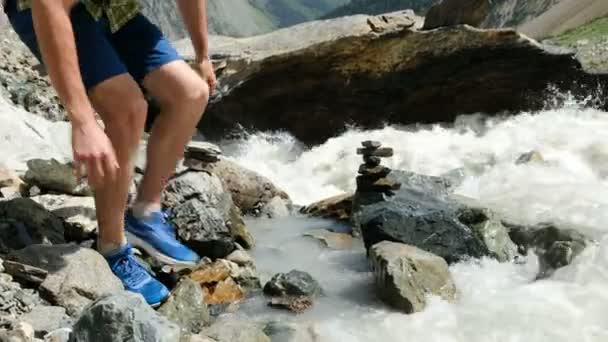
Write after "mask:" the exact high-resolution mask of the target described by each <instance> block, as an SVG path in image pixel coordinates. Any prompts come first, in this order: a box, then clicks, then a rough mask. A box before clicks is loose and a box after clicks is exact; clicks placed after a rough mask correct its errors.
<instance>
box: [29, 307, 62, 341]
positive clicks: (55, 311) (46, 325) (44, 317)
mask: <svg viewBox="0 0 608 342" xmlns="http://www.w3.org/2000/svg"><path fill="white" fill-rule="evenodd" d="M19 320H21V321H23V322H25V323H27V324H29V325H31V326H32V327H33V328H34V331H35V332H36V336H37V337H38V338H42V337H44V336H45V335H47V334H49V333H51V332H53V331H55V330H58V329H62V328H68V327H71V326H72V318H71V317H69V316H68V315H67V314H66V311H65V309H64V308H62V307H57V306H37V307H35V308H34V310H32V311H30V312H29V313H27V314H25V315H23V316H21V317H19Z"/></svg>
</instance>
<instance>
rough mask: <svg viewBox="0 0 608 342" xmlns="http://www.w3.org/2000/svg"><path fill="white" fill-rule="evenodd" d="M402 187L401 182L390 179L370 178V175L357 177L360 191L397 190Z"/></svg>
mask: <svg viewBox="0 0 608 342" xmlns="http://www.w3.org/2000/svg"><path fill="white" fill-rule="evenodd" d="M399 189H401V183H399V182H397V181H395V180H392V179H388V178H385V177H383V178H380V179H377V178H375V177H371V178H369V177H368V176H358V177H357V191H358V192H384V191H396V190H399Z"/></svg>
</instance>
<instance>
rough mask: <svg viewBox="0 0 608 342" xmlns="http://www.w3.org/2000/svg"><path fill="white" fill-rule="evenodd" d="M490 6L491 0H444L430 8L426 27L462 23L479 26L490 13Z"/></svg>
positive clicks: (431, 27)
mask: <svg viewBox="0 0 608 342" xmlns="http://www.w3.org/2000/svg"><path fill="white" fill-rule="evenodd" d="M490 6H491V4H490V0H443V1H442V2H441V3H438V4H436V5H434V6H433V7H431V8H430V9H429V11H428V13H427V14H426V17H425V18H424V29H425V30H430V29H434V28H437V27H442V26H454V25H461V24H466V25H470V26H473V27H478V26H480V25H481V24H482V23H483V22H484V21H485V20H486V18H487V17H488V15H489V14H490Z"/></svg>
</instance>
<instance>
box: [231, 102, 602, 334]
mask: <svg viewBox="0 0 608 342" xmlns="http://www.w3.org/2000/svg"><path fill="white" fill-rule="evenodd" d="M368 139H372V140H379V141H381V142H382V143H383V144H384V145H385V146H390V147H393V148H394V150H395V156H394V157H393V158H390V159H387V160H386V161H385V162H384V164H385V165H386V166H389V167H391V168H393V169H403V170H411V171H414V172H418V173H422V174H427V175H442V174H445V173H446V172H449V171H451V170H454V169H457V168H462V169H463V170H464V171H465V175H466V177H465V179H464V181H463V182H462V183H461V185H460V186H459V187H458V188H457V189H456V192H457V193H459V194H462V195H465V196H469V197H473V198H477V199H479V200H480V201H481V202H482V203H484V204H486V205H488V206H489V207H491V208H493V209H494V210H496V211H498V212H500V213H501V214H502V215H505V216H506V217H508V218H509V219H510V220H513V221H518V222H521V223H537V222H541V221H552V222H555V223H558V224H559V225H561V226H564V227H568V228H574V229H577V230H579V231H581V232H583V233H585V234H588V235H591V236H592V237H594V238H596V239H597V241H599V243H598V244H597V245H593V246H591V247H589V248H587V250H586V251H585V252H584V253H583V254H582V255H581V256H579V257H578V258H577V259H576V260H575V262H574V263H573V264H572V265H570V266H567V267H565V268H562V269H560V270H558V272H556V273H555V274H554V275H553V276H552V277H551V278H550V279H546V280H542V281H534V278H535V275H536V273H537V271H538V264H537V260H536V258H535V257H534V256H533V255H531V256H529V257H528V258H527V261H526V262H525V263H523V264H513V263H498V262H497V261H494V260H490V259H482V260H479V261H476V262H467V263H461V264H456V265H453V266H451V268H450V271H451V273H452V276H453V277H454V279H455V282H456V285H457V287H458V289H459V291H460V298H459V299H458V301H457V302H456V303H447V302H444V301H441V300H439V299H432V300H431V302H430V304H429V305H428V306H427V308H426V310H425V311H423V312H421V313H417V314H414V315H403V314H400V313H396V312H394V311H392V310H390V309H388V308H386V307H384V306H383V305H382V304H380V303H379V302H378V301H377V299H376V298H375V296H374V295H373V292H374V288H373V285H372V281H371V275H370V274H369V272H368V268H367V264H366V260H365V251H364V249H363V248H362V247H361V246H358V247H357V248H355V249H354V250H353V251H348V252H336V251H329V250H327V249H324V248H321V247H320V246H319V245H318V244H317V243H314V242H313V241H312V240H309V239H305V238H302V237H301V236H302V234H303V232H305V231H306V230H309V229H316V228H320V227H328V226H335V223H331V222H326V221H322V220H313V219H309V218H285V219H281V220H251V221H250V222H248V224H249V225H250V227H251V229H252V231H253V233H254V234H255V235H256V237H257V239H258V242H259V245H258V247H257V248H256V250H254V252H253V255H254V257H255V258H256V264H257V265H258V268H259V269H260V271H261V272H262V273H263V274H264V276H265V277H269V276H270V275H272V274H273V273H275V272H279V271H289V270H290V269H292V268H298V269H301V270H304V271H308V272H310V273H311V274H312V275H313V276H314V277H316V278H317V279H318V280H319V281H320V283H321V285H322V286H323V287H324V288H325V289H326V290H327V291H328V296H327V297H326V298H323V299H321V300H319V302H318V303H317V305H315V307H314V308H313V309H312V310H311V311H310V312H308V313H306V314H304V315H302V316H299V317H297V318H294V317H293V316H290V315H286V314H284V313H280V312H277V311H271V310H268V309H262V308H261V307H260V305H261V304H263V303H261V302H259V301H260V300H261V299H258V302H254V303H247V304H245V309H244V312H246V313H247V312H248V313H251V311H252V310H254V311H255V312H256V315H257V318H258V319H260V320H263V321H268V320H269V319H281V320H297V321H299V322H301V324H307V325H308V326H309V327H310V329H311V331H313V333H314V335H315V336H316V338H317V339H316V340H317V341H328V342H333V341H405V340H411V341H441V342H452V341H463V342H492V341H496V342H499V341H500V342H503V341H505V342H506V341H508V342H519V341H598V342H599V341H608V234H607V233H608V115H607V113H605V112H601V111H597V110H593V109H582V108H579V107H578V106H576V105H572V104H571V105H568V106H565V107H563V108H560V109H554V110H546V111H543V112H541V113H537V114H530V113H522V114H520V115H517V116H514V117H510V118H505V119H488V120H480V119H479V118H478V117H475V116H469V117H463V118H461V119H459V120H457V122H456V123H455V124H454V125H453V126H452V127H450V128H446V127H440V126H432V127H425V128H418V129H412V128H408V127H406V128H403V127H386V128H383V129H379V130H372V131H360V130H350V131H349V132H347V133H345V134H343V135H341V136H339V137H336V138H333V139H330V140H329V141H327V142H326V143H324V144H323V145H320V146H316V147H314V148H311V149H306V148H304V147H303V146H302V145H301V144H299V143H298V142H297V141H296V140H295V139H294V138H293V137H291V136H289V135H287V134H254V135H251V136H249V137H247V138H246V139H244V140H242V141H238V142H232V143H231V144H229V145H225V146H226V151H228V153H229V155H230V156H231V158H233V159H235V160H236V161H237V162H239V163H240V164H242V165H244V166H246V167H249V168H251V169H254V170H257V171H258V172H260V173H262V174H264V175H265V176H267V177H269V178H270V179H272V180H273V181H274V182H275V183H276V184H277V185H279V186H281V187H282V188H284V189H285V190H286V191H287V192H288V193H289V194H290V195H291V196H292V198H293V199H294V201H295V202H296V203H298V204H308V203H310V202H312V201H315V200H319V199H323V198H325V197H328V196H331V195H335V194H339V193H342V192H345V191H352V190H353V189H354V186H355V184H354V179H355V176H356V170H357V168H358V165H359V164H360V157H359V156H357V155H356V154H355V149H356V148H357V147H358V146H359V144H360V142H361V141H363V140H368ZM531 150H536V151H539V152H540V153H541V154H542V156H543V157H544V159H545V161H544V162H534V163H530V164H526V165H515V163H514V161H515V160H516V159H517V157H518V156H519V155H521V154H522V153H525V152H528V151H531ZM260 312H261V313H260ZM250 317H251V316H250Z"/></svg>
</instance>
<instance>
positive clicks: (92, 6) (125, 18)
mask: <svg viewBox="0 0 608 342" xmlns="http://www.w3.org/2000/svg"><path fill="white" fill-rule="evenodd" d="M80 2H82V3H83V4H84V5H85V6H86V8H87V10H88V11H89V13H91V15H92V16H93V17H94V18H95V19H96V20H99V19H100V18H101V17H102V16H103V15H104V14H105V15H106V16H107V17H108V21H109V22H110V30H112V33H114V32H116V31H118V30H120V28H121V27H123V26H124V25H125V24H126V23H128V22H129V20H131V19H133V17H135V16H136V15H137V14H138V13H139V11H140V6H139V2H138V0H80ZM17 6H18V8H19V10H24V9H27V8H30V6H31V0H17Z"/></svg>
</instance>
